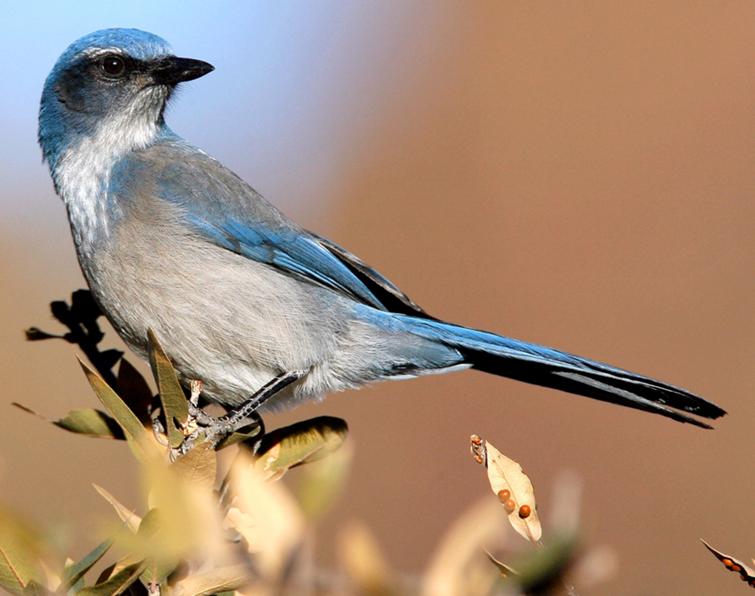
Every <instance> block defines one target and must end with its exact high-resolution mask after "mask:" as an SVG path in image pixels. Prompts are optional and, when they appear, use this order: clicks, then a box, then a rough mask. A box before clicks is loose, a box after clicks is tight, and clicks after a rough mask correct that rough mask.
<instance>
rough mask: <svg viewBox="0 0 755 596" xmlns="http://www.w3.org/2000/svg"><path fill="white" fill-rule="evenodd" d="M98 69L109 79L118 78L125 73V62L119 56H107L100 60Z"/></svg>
mask: <svg viewBox="0 0 755 596" xmlns="http://www.w3.org/2000/svg"><path fill="white" fill-rule="evenodd" d="M100 68H102V72H104V73H105V74H106V75H107V76H109V77H119V76H121V75H122V74H123V73H124V72H126V61H125V60H124V59H123V58H121V57H120V56H116V55H114V54H108V55H107V56H103V57H102V59H101V60H100Z"/></svg>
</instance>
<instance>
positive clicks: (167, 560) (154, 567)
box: [135, 509, 179, 585]
mask: <svg viewBox="0 0 755 596" xmlns="http://www.w3.org/2000/svg"><path fill="white" fill-rule="evenodd" d="M162 530H163V527H162V517H161V515H160V511H158V510H157V509H150V510H149V511H148V512H147V515H145V516H144V519H143V520H142V523H141V524H140V525H139V531H138V532H137V533H136V540H135V544H136V545H137V546H138V545H139V544H141V545H143V546H144V547H145V548H144V551H145V552H144V554H145V555H147V556H148V559H147V560H148V563H147V565H146V566H145V567H144V569H143V570H142V573H141V580H142V583H143V584H144V585H149V584H151V583H161V582H162V581H164V580H165V579H166V578H167V577H168V576H169V575H170V574H171V573H172V572H173V571H174V570H175V569H176V567H178V564H179V560H178V559H177V558H176V557H175V556H174V553H172V552H168V550H169V549H166V550H164V551H163V552H160V553H151V552H149V551H151V550H154V546H153V544H151V543H155V544H156V543H157V542H156V541H155V538H156V537H157V534H158V533H160V532H161V531H162ZM163 538H164V537H163ZM137 554H138V553H137ZM150 555H152V556H150ZM155 555H158V556H155Z"/></svg>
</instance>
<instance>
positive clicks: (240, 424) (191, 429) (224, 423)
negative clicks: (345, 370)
mask: <svg viewBox="0 0 755 596" xmlns="http://www.w3.org/2000/svg"><path fill="white" fill-rule="evenodd" d="M306 373H307V371H302V370H294V371H289V372H286V373H283V374H280V375H278V376H277V377H275V378H274V379H272V380H270V381H269V382H267V383H265V385H263V386H262V387H261V388H260V389H259V390H257V392H256V393H255V394H254V395H252V396H251V397H250V398H249V399H248V400H247V401H245V402H244V403H243V404H242V405H241V406H239V407H238V408H236V409H235V410H231V411H230V412H228V414H226V415H225V416H217V417H215V416H210V415H209V414H208V413H207V412H205V411H204V410H202V408H200V407H199V405H198V404H199V394H200V393H201V391H202V382H201V381H191V384H190V386H191V397H190V398H189V418H188V420H187V423H186V425H185V427H184V431H185V433H186V438H185V439H184V441H183V442H182V443H181V445H179V446H178V447H176V448H174V449H171V458H172V459H175V458H177V457H180V456H181V455H184V454H186V453H188V452H189V451H190V450H191V449H192V448H193V447H194V446H195V445H196V444H198V443H199V442H205V441H209V442H210V444H211V445H212V446H213V447H215V448H217V447H219V446H222V445H223V444H224V443H227V442H228V441H229V440H230V439H231V438H233V436H234V435H236V434H238V435H241V436H239V437H238V440H244V439H247V438H253V437H256V438H257V444H258V443H259V439H261V438H262V437H263V435H264V434H265V425H264V423H263V422H262V418H261V417H260V415H259V414H258V413H257V409H258V408H259V407H260V406H262V404H264V403H265V402H266V401H267V400H269V399H270V398H271V397H273V396H275V395H277V394H278V393H279V392H280V391H282V390H283V389H285V388H286V387H288V386H289V385H291V383H294V382H295V381H298V380H299V379H301V378H302V377H303V376H304V375H305V374H306ZM256 446H257V445H255V448H256Z"/></svg>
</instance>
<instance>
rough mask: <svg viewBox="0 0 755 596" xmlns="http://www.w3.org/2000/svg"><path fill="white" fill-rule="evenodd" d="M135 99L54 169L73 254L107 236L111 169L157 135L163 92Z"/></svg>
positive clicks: (150, 91)
mask: <svg viewBox="0 0 755 596" xmlns="http://www.w3.org/2000/svg"><path fill="white" fill-rule="evenodd" d="M139 99H140V101H135V102H134V103H133V104H132V106H131V108H130V109H128V110H125V111H123V112H120V113H117V114H114V115H112V116H109V117H108V118H105V119H103V120H102V122H101V123H100V124H99V125H98V126H97V129H96V130H95V132H94V134H92V135H90V136H88V137H85V138H82V139H81V140H80V141H78V142H76V143H74V144H73V145H72V146H71V147H69V148H68V149H66V151H65V153H63V155H62V156H61V158H60V161H59V162H58V164H57V167H56V169H55V183H56V186H57V189H58V193H59V195H60V196H61V198H62V199H63V201H64V202H65V204H66V207H67V209H68V218H69V220H70V223H71V229H72V231H73V237H74V242H75V243H76V246H77V248H78V249H79V250H84V251H85V252H89V250H91V248H92V247H93V244H94V241H95V239H97V238H103V237H107V236H108V235H109V233H110V223H111V220H112V218H113V216H114V215H117V205H115V206H114V205H111V204H109V201H108V196H107V193H108V185H109V183H110V174H111V171H112V168H113V166H114V165H115V164H116V162H117V161H118V160H119V159H120V158H121V157H123V156H124V155H126V154H127V153H129V152H130V151H134V150H138V149H143V148H144V147H147V146H148V145H149V144H151V143H152V142H153V141H154V140H155V138H156V137H157V134H158V132H159V125H158V123H157V122H158V116H159V112H160V110H161V109H162V105H163V102H164V100H165V96H164V91H163V90H162V89H161V88H159V87H151V88H149V89H145V90H144V91H143V92H142V93H141V94H140V96H139ZM114 208H115V209H116V211H115V212H114Z"/></svg>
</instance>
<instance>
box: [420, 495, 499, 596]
mask: <svg viewBox="0 0 755 596" xmlns="http://www.w3.org/2000/svg"><path fill="white" fill-rule="evenodd" d="M502 521H503V520H502V519H501V511H500V506H499V505H498V504H497V503H494V502H493V501H491V500H489V499H485V500H483V501H482V502H480V503H478V504H477V505H475V506H474V507H473V508H472V509H470V510H469V511H467V512H466V513H465V514H464V515H462V516H461V517H460V518H459V519H458V520H456V522H455V523H454V524H453V525H452V526H451V529H450V530H449V531H448V532H447V533H446V536H445V537H444V538H443V541H442V543H441V544H440V546H439V547H438V550H437V552H436V554H435V555H434V556H433V559H432V561H431V563H430V567H429V568H428V570H427V573H426V574H425V577H424V580H423V582H422V589H421V594H422V596H472V595H478V594H488V593H490V590H491V588H492V586H493V585H495V583H496V582H497V581H499V573H498V571H497V570H496V569H495V567H493V566H492V565H491V564H490V561H489V560H488V558H487V557H486V556H485V549H486V548H489V547H490V546H491V543H493V542H496V541H497V542H500V540H501V534H502V532H501V527H505V526H502V525H501V524H502Z"/></svg>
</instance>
